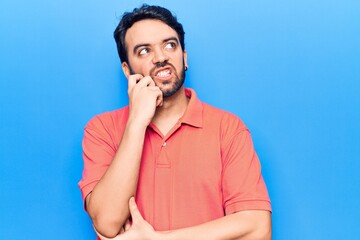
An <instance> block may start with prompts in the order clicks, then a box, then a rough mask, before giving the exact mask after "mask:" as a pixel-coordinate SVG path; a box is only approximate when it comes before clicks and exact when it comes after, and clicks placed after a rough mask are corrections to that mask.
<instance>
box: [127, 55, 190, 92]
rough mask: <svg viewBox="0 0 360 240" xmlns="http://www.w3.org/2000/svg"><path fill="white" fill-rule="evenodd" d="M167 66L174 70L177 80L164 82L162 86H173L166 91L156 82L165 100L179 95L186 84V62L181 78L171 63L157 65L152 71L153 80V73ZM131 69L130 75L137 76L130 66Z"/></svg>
mask: <svg viewBox="0 0 360 240" xmlns="http://www.w3.org/2000/svg"><path fill="white" fill-rule="evenodd" d="M166 66H170V67H171V68H172V72H173V73H174V75H175V80H174V81H166V82H163V83H162V85H164V86H169V85H171V86H170V88H168V89H164V88H163V87H162V86H159V85H158V84H157V83H156V82H155V85H156V86H158V87H159V88H160V90H161V92H162V93H163V97H164V98H168V97H171V96H173V95H174V94H175V93H177V92H178V91H179V90H180V89H181V87H182V86H183V85H184V82H185V62H184V61H183V65H182V68H181V71H180V76H179V75H178V74H177V72H176V69H175V67H174V65H172V64H171V63H169V62H161V63H157V64H156V65H155V67H154V68H152V69H151V70H150V76H151V77H152V78H153V77H154V75H153V72H155V71H156V70H157V69H158V68H162V67H166ZM129 69H130V74H135V72H134V71H133V69H132V68H131V66H130V64H129Z"/></svg>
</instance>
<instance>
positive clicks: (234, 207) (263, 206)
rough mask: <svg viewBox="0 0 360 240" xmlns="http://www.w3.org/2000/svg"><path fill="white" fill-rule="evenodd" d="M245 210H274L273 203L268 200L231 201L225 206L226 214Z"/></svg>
mask: <svg viewBox="0 0 360 240" xmlns="http://www.w3.org/2000/svg"><path fill="white" fill-rule="evenodd" d="M245 210H266V211H269V212H272V209H271V204H270V201H268V200H244V201H239V202H234V203H231V204H229V205H227V206H226V207H225V213H226V215H229V214H232V213H234V212H238V211H245Z"/></svg>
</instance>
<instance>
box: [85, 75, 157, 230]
mask: <svg viewBox="0 0 360 240" xmlns="http://www.w3.org/2000/svg"><path fill="white" fill-rule="evenodd" d="M140 79H141V80H140ZM139 80H140V81H139ZM128 81H129V89H128V94H129V109H130V110H129V118H128V122H127V124H126V127H125V131H124V133H123V136H122V140H121V142H120V144H119V147H118V149H117V152H116V154H115V157H114V159H113V161H112V162H111V164H110V166H109V167H108V169H107V170H106V172H105V174H104V175H103V176H102V178H101V180H100V181H99V182H98V183H97V185H96V186H95V187H94V189H93V191H92V192H91V193H90V194H89V195H88V196H87V197H86V200H85V204H86V208H87V211H88V213H89V215H90V217H91V219H92V221H93V224H94V227H95V228H96V229H97V230H98V231H99V232H100V233H102V234H103V235H105V236H108V237H114V236H116V235H117V234H118V233H119V232H120V230H121V228H122V226H123V225H124V223H125V222H126V220H127V219H128V217H129V208H128V201H129V199H130V197H131V196H134V195H135V193H136V187H137V181H138V175H139V168H140V161H141V154H142V149H143V143H144V136H145V131H146V128H147V126H148V124H149V123H150V121H151V119H152V117H153V116H154V113H155V109H156V107H157V106H159V105H161V103H162V93H161V91H160V90H159V88H158V87H155V84H154V82H153V81H152V79H151V78H150V77H145V78H143V77H142V76H141V75H139V74H136V75H132V76H129V79H128ZM137 81H139V82H138V83H136V82H137ZM115 186H116V187H115Z"/></svg>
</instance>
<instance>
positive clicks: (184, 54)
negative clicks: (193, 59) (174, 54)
mask: <svg viewBox="0 0 360 240" xmlns="http://www.w3.org/2000/svg"><path fill="white" fill-rule="evenodd" d="M183 56H184V65H185V67H186V68H188V67H189V66H188V63H187V52H186V50H184V52H183Z"/></svg>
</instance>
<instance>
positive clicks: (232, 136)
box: [79, 89, 271, 230]
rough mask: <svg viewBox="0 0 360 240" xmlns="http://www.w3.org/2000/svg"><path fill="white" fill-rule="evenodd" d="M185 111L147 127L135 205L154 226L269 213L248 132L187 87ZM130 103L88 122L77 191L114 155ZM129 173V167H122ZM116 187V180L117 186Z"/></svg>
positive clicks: (85, 192)
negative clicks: (164, 128)
mask: <svg viewBox="0 0 360 240" xmlns="http://www.w3.org/2000/svg"><path fill="white" fill-rule="evenodd" d="M185 92H186V95H187V97H188V98H190V100H189V104H188V107H187V109H186V111H185V113H184V115H183V116H182V117H181V118H180V119H179V121H178V122H177V123H176V125H175V126H174V127H173V128H172V129H171V130H170V131H169V133H168V134H167V135H166V136H164V135H163V134H162V133H161V132H160V131H159V130H158V129H157V128H156V126H155V125H153V124H150V125H149V126H148V128H147V130H146V133H145V140H144V148H143V153H142V158H141V166H140V173H139V181H138V188H137V193H136V203H137V205H138V208H139V210H140V212H141V214H142V215H143V217H144V219H145V220H146V221H148V222H149V223H150V224H151V225H152V226H153V227H154V228H155V230H172V229H178V228H184V227H189V226H194V225H198V224H201V223H204V222H208V221H211V220H214V219H217V218H220V217H223V216H224V215H227V214H231V213H234V212H237V211H241V210H268V211H271V206H270V200H269V196H268V193H267V189H266V186H265V183H264V180H263V177H262V175H261V167H260V162H259V159H258V157H257V155H256V153H255V150H254V147H253V143H252V140H251V136H250V133H249V130H248V129H247V128H246V126H245V125H244V123H243V122H242V121H241V120H240V119H239V118H238V117H236V116H235V115H233V114H231V113H228V112H226V111H223V110H220V109H217V108H215V107H212V106H210V105H208V104H206V103H203V102H201V101H200V100H199V99H198V98H197V96H196V93H195V92H194V91H193V90H192V89H185ZM128 112H129V109H128V107H124V108H122V109H119V110H115V111H113V112H107V113H103V114H101V115H98V116H96V117H94V118H93V119H92V120H91V121H90V122H89V123H88V124H87V125H86V127H85V135H84V139H83V158H84V171H83V176H82V179H81V181H80V182H79V187H80V189H81V191H82V197H83V199H85V197H86V196H87V195H88V194H89V193H90V192H91V191H92V190H93V188H94V187H95V185H96V184H97V183H98V182H99V180H100V179H101V177H102V176H103V174H104V173H105V171H106V169H107V168H108V167H109V165H110V164H111V161H112V160H113V158H114V156H115V153H116V150H117V148H118V145H119V143H120V139H121V136H122V134H123V132H124V128H125V125H126V122H127V119H128ZM123 171H126V169H123ZM114 188H116V186H114Z"/></svg>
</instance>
